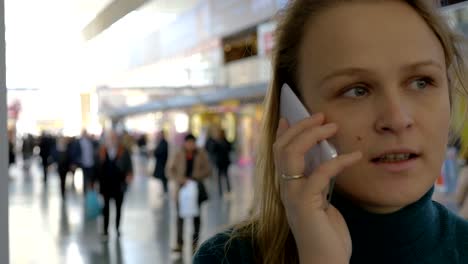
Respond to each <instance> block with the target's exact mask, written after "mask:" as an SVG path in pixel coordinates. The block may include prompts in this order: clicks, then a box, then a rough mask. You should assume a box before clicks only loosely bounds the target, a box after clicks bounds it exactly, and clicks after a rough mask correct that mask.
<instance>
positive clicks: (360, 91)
mask: <svg viewBox="0 0 468 264" xmlns="http://www.w3.org/2000/svg"><path fill="white" fill-rule="evenodd" d="M368 93H369V91H368V90H367V89H366V88H364V87H354V88H351V89H349V90H348V91H346V92H345V93H344V94H343V95H344V96H346V97H353V98H356V97H363V96H366V95H367V94H368Z"/></svg>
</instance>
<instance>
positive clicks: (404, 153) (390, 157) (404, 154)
mask: <svg viewBox="0 0 468 264" xmlns="http://www.w3.org/2000/svg"><path fill="white" fill-rule="evenodd" d="M419 156H420V154H419V153H418V152H417V151H414V150H411V149H394V150H389V151H384V152H382V153H381V154H378V155H376V156H374V158H372V159H371V162H374V163H399V162H405V161H410V160H413V159H416V158H418V157H419Z"/></svg>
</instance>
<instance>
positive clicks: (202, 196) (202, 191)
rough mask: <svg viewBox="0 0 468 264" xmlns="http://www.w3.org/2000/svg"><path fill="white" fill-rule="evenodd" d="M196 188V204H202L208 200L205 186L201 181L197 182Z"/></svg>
mask: <svg viewBox="0 0 468 264" xmlns="http://www.w3.org/2000/svg"><path fill="white" fill-rule="evenodd" d="M197 187H198V204H202V203H203V202H206V201H207V200H208V192H207V191H206V188H205V185H204V184H203V182H202V181H197Z"/></svg>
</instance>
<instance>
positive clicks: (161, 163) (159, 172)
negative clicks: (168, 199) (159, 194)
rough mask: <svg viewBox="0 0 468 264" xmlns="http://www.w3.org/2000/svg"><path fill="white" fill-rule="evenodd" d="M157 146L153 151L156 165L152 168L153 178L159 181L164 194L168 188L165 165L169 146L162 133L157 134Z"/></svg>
mask: <svg viewBox="0 0 468 264" xmlns="http://www.w3.org/2000/svg"><path fill="white" fill-rule="evenodd" d="M157 141H158V146H157V147H156V149H155V150H154V153H153V154H154V158H155V160H156V165H155V167H154V172H153V176H154V177H155V178H156V179H159V180H161V182H162V184H163V188H164V193H167V191H168V186H167V177H166V163H167V158H168V152H169V144H168V143H167V140H166V135H165V132H164V131H160V132H159V133H158V138H157Z"/></svg>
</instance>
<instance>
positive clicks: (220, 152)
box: [214, 129, 232, 197]
mask: <svg viewBox="0 0 468 264" xmlns="http://www.w3.org/2000/svg"><path fill="white" fill-rule="evenodd" d="M214 149H215V153H216V167H217V168H218V187H219V196H220V197H222V196H223V182H222V181H223V179H225V180H226V186H227V193H228V194H230V193H231V183H230V181H229V174H228V171H229V165H230V164H231V159H230V157H229V155H230V154H231V150H232V145H231V142H229V141H228V140H227V139H226V133H225V132H224V130H223V129H221V130H220V131H219V136H218V138H217V140H216V143H215V145H214Z"/></svg>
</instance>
